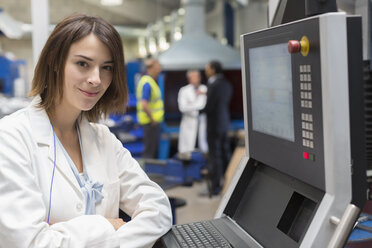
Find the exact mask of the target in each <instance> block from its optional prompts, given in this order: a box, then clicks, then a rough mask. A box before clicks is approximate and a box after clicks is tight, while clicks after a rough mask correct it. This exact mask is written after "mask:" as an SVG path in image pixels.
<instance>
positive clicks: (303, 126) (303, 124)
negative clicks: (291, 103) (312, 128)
mask: <svg viewBox="0 0 372 248" xmlns="http://www.w3.org/2000/svg"><path fill="white" fill-rule="evenodd" d="M305 125H306V122H304V121H303V122H302V128H303V129H305Z"/></svg>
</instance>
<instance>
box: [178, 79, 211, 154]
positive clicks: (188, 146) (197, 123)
mask: <svg viewBox="0 0 372 248" xmlns="http://www.w3.org/2000/svg"><path fill="white" fill-rule="evenodd" d="M198 90H199V91H201V92H205V93H206V92H207V87H206V86H205V85H202V84H201V85H199V87H198ZM206 102H207V95H206V94H199V95H198V94H196V91H195V87H194V86H193V85H192V84H188V85H186V86H183V87H182V88H181V89H180V90H179V92H178V108H179V110H180V112H181V113H182V119H181V123H180V133H179V138H178V152H179V153H185V152H191V151H193V150H195V145H196V135H197V134H198V143H199V148H200V149H201V150H202V152H204V153H205V152H207V151H208V144H207V140H206V116H205V114H201V115H199V110H201V109H203V108H204V106H205V104H206ZM198 129H199V130H198ZM198 131H199V132H198Z"/></svg>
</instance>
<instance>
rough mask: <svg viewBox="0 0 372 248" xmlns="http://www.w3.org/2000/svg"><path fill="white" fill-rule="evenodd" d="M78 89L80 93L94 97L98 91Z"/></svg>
mask: <svg viewBox="0 0 372 248" xmlns="http://www.w3.org/2000/svg"><path fill="white" fill-rule="evenodd" d="M80 91H81V93H83V95H85V96H88V97H95V96H96V95H98V92H89V91H85V90H80Z"/></svg>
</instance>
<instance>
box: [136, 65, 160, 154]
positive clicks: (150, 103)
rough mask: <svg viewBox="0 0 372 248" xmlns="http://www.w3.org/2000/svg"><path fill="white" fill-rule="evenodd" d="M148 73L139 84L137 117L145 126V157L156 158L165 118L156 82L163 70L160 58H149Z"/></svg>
mask: <svg viewBox="0 0 372 248" xmlns="http://www.w3.org/2000/svg"><path fill="white" fill-rule="evenodd" d="M144 64H145V67H146V74H145V75H143V76H142V77H141V79H140V80H139V82H138V84H137V91H136V97H137V119H138V123H139V124H140V125H142V127H143V143H144V150H143V153H142V157H143V158H156V157H157V151H158V143H159V138H160V123H161V122H162V121H163V118H164V103H163V99H162V96H161V91H160V88H159V86H158V84H157V82H156V80H157V78H158V76H159V74H160V73H161V71H162V68H161V65H160V63H159V61H158V60H156V59H153V58H148V59H146V60H145V62H144Z"/></svg>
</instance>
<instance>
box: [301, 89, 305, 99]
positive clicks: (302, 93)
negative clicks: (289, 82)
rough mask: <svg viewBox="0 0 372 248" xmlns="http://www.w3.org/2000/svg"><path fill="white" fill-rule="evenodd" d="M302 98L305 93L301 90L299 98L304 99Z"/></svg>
mask: <svg viewBox="0 0 372 248" xmlns="http://www.w3.org/2000/svg"><path fill="white" fill-rule="evenodd" d="M304 98H305V93H304V92H303V91H301V99H304Z"/></svg>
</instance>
